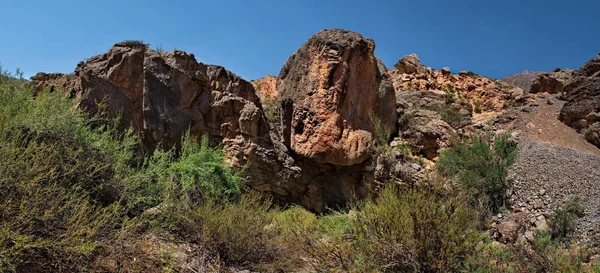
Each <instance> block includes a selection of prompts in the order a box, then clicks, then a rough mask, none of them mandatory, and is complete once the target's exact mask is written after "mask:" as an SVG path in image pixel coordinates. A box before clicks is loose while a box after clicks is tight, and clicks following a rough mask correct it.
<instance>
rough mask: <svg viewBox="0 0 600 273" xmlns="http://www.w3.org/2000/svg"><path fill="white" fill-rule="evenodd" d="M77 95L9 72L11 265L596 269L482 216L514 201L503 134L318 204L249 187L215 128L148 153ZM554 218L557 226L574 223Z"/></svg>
mask: <svg viewBox="0 0 600 273" xmlns="http://www.w3.org/2000/svg"><path fill="white" fill-rule="evenodd" d="M76 103H77V101H76V100H72V99H67V98H64V97H62V96H61V95H60V92H54V93H49V92H40V93H39V94H37V95H36V96H35V97H34V92H33V89H32V87H31V86H30V84H29V83H28V82H26V81H24V80H22V79H19V78H15V77H14V76H12V75H10V74H9V73H7V72H4V71H3V72H2V73H1V74H0V271H2V272H198V271H199V272H219V271H225V272H227V271H228V270H241V269H250V270H257V271H263V272H272V271H277V270H280V271H284V272H288V271H292V272H293V271H301V270H305V271H309V272H311V271H315V272H497V271H500V272H525V271H527V272H529V271H538V272H585V271H588V272H593V270H598V268H594V267H593V266H591V265H588V264H584V263H587V262H589V261H587V259H589V254H587V253H586V250H585V248H574V250H577V251H578V252H577V254H576V255H570V254H568V252H566V251H565V250H564V249H563V248H562V244H559V243H558V241H556V240H555V239H554V238H555V237H556V238H558V237H559V236H558V235H547V234H539V235H538V236H536V237H537V239H536V241H535V243H534V244H533V248H534V250H535V251H534V252H526V251H525V250H521V249H519V248H516V247H515V248H513V247H510V246H505V245H499V244H495V243H493V242H492V241H491V239H490V236H489V234H488V233H487V232H486V231H485V230H482V229H481V225H480V218H479V215H481V214H482V213H481V211H480V210H484V211H486V213H487V212H488V211H489V210H491V211H497V210H501V208H502V206H503V205H504V203H505V196H504V189H505V187H506V180H505V176H506V168H507V167H508V166H510V163H511V162H512V161H513V160H514V152H515V149H514V147H513V146H511V145H510V144H509V143H508V141H507V139H506V137H505V136H501V137H497V138H496V140H495V141H494V143H493V144H492V145H490V144H489V143H488V142H487V141H485V140H484V139H483V138H475V139H473V140H471V141H470V142H468V143H462V144H458V145H457V146H455V147H451V148H449V149H448V150H446V151H444V152H442V153H441V155H440V159H439V163H438V166H439V168H440V171H441V172H440V174H436V173H435V172H432V173H431V174H430V175H429V176H428V177H427V178H426V179H425V180H424V181H423V182H422V183H420V184H419V185H396V184H393V183H390V184H387V185H386V186H385V187H383V188H382V189H380V190H379V191H378V192H377V193H376V194H375V196H373V197H372V198H369V199H367V200H363V201H359V202H356V203H353V204H349V205H348V207H347V208H346V209H345V210H340V211H331V212H329V213H327V214H324V215H315V214H313V213H312V212H309V211H307V210H305V209H303V208H300V207H295V206H292V207H285V208H282V207H279V206H277V205H275V204H274V203H273V202H271V201H270V200H269V199H265V198H264V197H263V196H260V195H258V194H257V193H255V192H252V191H251V190H249V189H247V188H245V187H244V179H243V174H242V173H240V172H236V171H234V170H232V169H230V168H229V167H228V165H227V164H226V162H225V157H224V155H223V153H222V152H221V150H220V149H219V147H217V148H214V147H213V148H211V147H209V146H208V142H207V141H206V140H204V141H202V140H200V141H195V140H193V139H192V138H191V137H189V136H187V137H185V138H184V140H183V142H182V145H181V146H182V149H181V151H180V152H179V153H177V154H176V153H175V152H174V151H163V150H157V151H155V152H154V153H153V154H152V155H149V156H148V157H146V158H142V157H140V155H139V154H138V153H137V152H136V151H137V145H138V139H137V137H136V136H135V134H133V133H132V132H131V131H125V132H122V131H118V130H116V129H115V128H116V125H117V124H118V121H111V120H109V119H107V118H106V117H104V116H103V115H102V114H98V115H94V116H91V117H90V116H89V115H87V114H85V113H83V112H81V111H80V110H77V108H75V107H74V105H75V104H76ZM379 135H380V136H387V138H389V133H385V132H383V131H382V133H381V134H379ZM378 141H379V142H380V143H378V145H379V146H382V145H384V143H387V140H383V139H379V138H378ZM447 179H450V180H451V181H453V180H456V181H458V182H460V183H447V182H448V181H447ZM479 200H481V201H480V202H481V205H482V206H473V202H477V201H479ZM578 204H579V205H578ZM580 204H581V202H580V201H578V200H577V199H576V198H574V199H572V200H571V201H570V202H567V203H565V205H563V206H562V208H563V209H562V210H560V211H564V212H565V213H572V214H575V215H577V214H579V213H580V211H581V210H580V208H581V206H580ZM488 209H489V210H488ZM569 215H570V214H569ZM555 219H557V220H556V222H555V223H556V224H555V226H553V229H554V230H557V231H558V230H561V229H559V228H557V227H560V226H564V227H566V228H565V229H563V230H566V231H568V230H570V229H569V227H570V226H571V225H570V224H566V225H563V224H562V223H570V221H563V220H561V219H562V218H561V217H560V216H557V218H555ZM565 219H567V220H569V219H571V218H570V216H569V217H566V218H565ZM553 225H554V224H553ZM559 233H560V234H562V233H561V232H559ZM571 252H572V251H571ZM596 272H597V271H596Z"/></svg>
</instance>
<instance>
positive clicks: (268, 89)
mask: <svg viewBox="0 0 600 273" xmlns="http://www.w3.org/2000/svg"><path fill="white" fill-rule="evenodd" d="M276 82H277V77H275V76H273V75H267V76H265V77H262V78H260V79H258V80H255V81H252V82H251V83H252V85H253V86H254V89H256V94H257V95H258V96H259V97H260V99H261V100H266V99H273V98H275V97H277V84H276Z"/></svg>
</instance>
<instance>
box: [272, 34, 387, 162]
mask: <svg viewBox="0 0 600 273" xmlns="http://www.w3.org/2000/svg"><path fill="white" fill-rule="evenodd" d="M374 49H375V43H374V42H373V40H371V39H366V38H363V37H362V36H361V35H360V34H358V33H355V32H351V31H346V30H338V29H330V30H323V31H320V32H318V33H316V34H315V35H314V36H313V37H311V38H310V39H309V40H308V41H307V42H306V43H305V44H304V45H302V46H301V47H300V48H299V49H298V50H297V51H296V53H294V54H293V55H292V56H290V57H289V58H288V60H287V62H286V63H285V65H284V66H283V68H282V70H281V72H280V74H279V77H278V79H277V90H278V93H279V95H280V99H281V113H282V125H283V128H282V131H283V141H284V143H285V144H286V145H287V146H288V147H289V148H290V149H291V150H292V151H293V152H294V153H296V154H298V155H300V156H303V157H306V158H309V159H311V160H314V161H316V162H320V163H330V164H334V165H341V166H351V165H355V164H360V163H362V162H364V161H365V160H366V159H368V158H369V157H370V156H371V145H372V142H373V137H374V123H373V120H372V119H373V117H372V116H374V117H376V118H378V119H380V120H381V123H382V125H383V126H385V127H386V128H388V129H389V130H390V131H392V132H393V131H395V129H396V111H395V103H396V100H395V94H394V90H393V87H392V84H391V81H390V80H389V79H388V78H389V77H388V75H387V72H386V69H385V66H384V65H383V63H381V62H380V61H379V60H378V59H377V58H376V57H375V55H374Z"/></svg>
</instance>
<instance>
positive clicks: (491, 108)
mask: <svg viewBox="0 0 600 273" xmlns="http://www.w3.org/2000/svg"><path fill="white" fill-rule="evenodd" d="M389 74H390V76H391V78H392V81H393V84H394V88H395V90H396V91H410V90H418V91H444V92H446V93H447V94H448V96H450V97H453V98H454V99H455V100H456V101H457V102H465V103H468V104H470V105H472V109H473V111H474V112H476V114H480V113H484V112H499V111H500V110H502V109H504V108H506V107H509V106H511V105H514V104H515V103H517V102H522V101H524V100H525V98H526V96H525V95H524V92H523V90H522V89H521V88H517V87H514V86H510V85H508V84H506V83H504V82H502V81H497V80H493V79H490V78H487V77H482V76H478V75H476V74H474V73H464V72H463V73H459V74H452V73H451V71H450V69H449V68H446V67H445V68H443V69H442V70H434V71H431V72H429V71H427V72H424V73H414V74H407V73H402V71H401V70H398V69H393V70H390V71H389Z"/></svg>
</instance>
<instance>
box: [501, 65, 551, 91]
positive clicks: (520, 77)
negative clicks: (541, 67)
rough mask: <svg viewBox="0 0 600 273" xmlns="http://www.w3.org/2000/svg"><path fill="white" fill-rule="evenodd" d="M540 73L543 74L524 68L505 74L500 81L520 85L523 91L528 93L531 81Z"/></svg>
mask: <svg viewBox="0 0 600 273" xmlns="http://www.w3.org/2000/svg"><path fill="white" fill-rule="evenodd" d="M541 74H544V72H530V71H527V70H525V71H523V72H521V73H519V74H513V75H510V76H507V77H506V78H504V79H502V81H503V82H506V83H508V84H509V85H512V86H517V87H520V88H521V89H523V91H525V93H529V90H530V89H531V85H532V84H533V81H535V79H536V78H537V77H538V76H539V75H541Z"/></svg>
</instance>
